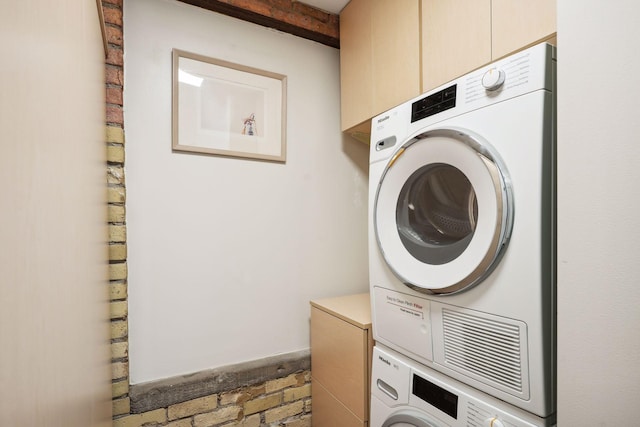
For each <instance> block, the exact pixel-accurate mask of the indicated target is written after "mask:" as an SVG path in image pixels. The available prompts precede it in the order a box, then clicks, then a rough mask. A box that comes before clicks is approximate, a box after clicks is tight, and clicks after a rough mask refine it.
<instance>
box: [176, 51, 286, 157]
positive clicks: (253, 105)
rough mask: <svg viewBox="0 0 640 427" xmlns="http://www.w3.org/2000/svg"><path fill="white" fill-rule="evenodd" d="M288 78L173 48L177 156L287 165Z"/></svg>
mask: <svg viewBox="0 0 640 427" xmlns="http://www.w3.org/2000/svg"><path fill="white" fill-rule="evenodd" d="M286 94H287V77H286V76H284V75H282V74H277V73H272V72H269V71H264V70H259V69H257V68H252V67H247V66H244V65H239V64H234V63H231V62H228V61H223V60H219V59H214V58H209V57H206V56H202V55H198V54H194V53H189V52H185V51H182V50H178V49H173V93H172V95H173V99H172V103H173V105H172V125H173V132H172V147H173V150H174V151H186V152H192V153H203V154H214V155H222V156H232V157H246V158H252V159H261V160H271V161H276V162H285V161H286V132H285V131H286Z"/></svg>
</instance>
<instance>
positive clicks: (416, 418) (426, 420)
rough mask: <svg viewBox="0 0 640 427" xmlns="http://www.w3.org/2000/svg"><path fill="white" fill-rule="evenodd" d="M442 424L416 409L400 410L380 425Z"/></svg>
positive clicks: (430, 426)
mask: <svg viewBox="0 0 640 427" xmlns="http://www.w3.org/2000/svg"><path fill="white" fill-rule="evenodd" d="M440 426H443V424H439V423H437V422H436V421H435V420H433V419H431V418H430V417H427V416H426V415H424V414H422V413H420V412H416V411H400V412H396V413H395V414H393V415H391V416H390V417H389V418H387V419H386V420H385V422H384V423H383V424H382V427H440Z"/></svg>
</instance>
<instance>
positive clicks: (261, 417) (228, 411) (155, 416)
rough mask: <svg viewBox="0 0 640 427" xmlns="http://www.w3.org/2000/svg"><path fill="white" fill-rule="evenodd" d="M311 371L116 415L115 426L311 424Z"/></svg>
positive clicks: (304, 426)
mask: <svg viewBox="0 0 640 427" xmlns="http://www.w3.org/2000/svg"><path fill="white" fill-rule="evenodd" d="M310 381H311V372H310V371H305V372H298V373H295V374H291V375H288V376H286V377H284V378H278V379H275V380H271V381H267V382H265V383H262V384H258V385H255V386H250V387H245V388H242V389H238V390H232V391H228V392H222V393H216V394H212V395H209V396H203V397H199V398H197V399H193V400H188V401H186V402H181V403H177V404H174V405H170V406H168V407H166V408H160V409H155V410H153V411H148V412H143V413H140V414H130V415H126V416H123V417H115V418H114V421H113V427H141V426H149V427H150V426H154V427H158V426H165V427H218V426H220V427H223V426H224V427H264V426H274V427H275V426H278V427H311V382H310Z"/></svg>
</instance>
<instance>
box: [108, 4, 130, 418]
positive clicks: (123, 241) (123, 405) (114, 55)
mask: <svg viewBox="0 0 640 427" xmlns="http://www.w3.org/2000/svg"><path fill="white" fill-rule="evenodd" d="M102 10H103V13H104V20H105V30H106V34H107V43H108V50H107V57H106V60H105V67H106V69H105V78H106V89H105V90H106V117H107V119H106V120H107V130H106V133H107V135H106V140H107V185H108V210H109V220H108V221H109V287H110V304H111V366H112V370H111V372H112V375H111V378H112V388H111V393H112V397H113V415H114V417H118V416H122V415H125V414H129V412H130V405H129V357H128V354H129V343H128V324H127V315H128V305H127V226H126V208H125V201H126V187H125V177H124V162H125V156H124V144H125V138H124V117H123V97H122V94H123V87H124V56H123V44H122V42H123V27H122V0H102Z"/></svg>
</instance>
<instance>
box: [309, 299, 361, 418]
mask: <svg viewBox="0 0 640 427" xmlns="http://www.w3.org/2000/svg"><path fill="white" fill-rule="evenodd" d="M370 307H371V306H370V300H369V294H368V293H366V294H358V295H349V296H345V297H337V298H327V299H321V300H315V301H311V405H312V413H311V422H312V426H314V427H362V426H368V425H369V399H370V384H369V383H370V381H371V353H372V350H373V338H372V335H371V308H370Z"/></svg>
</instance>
